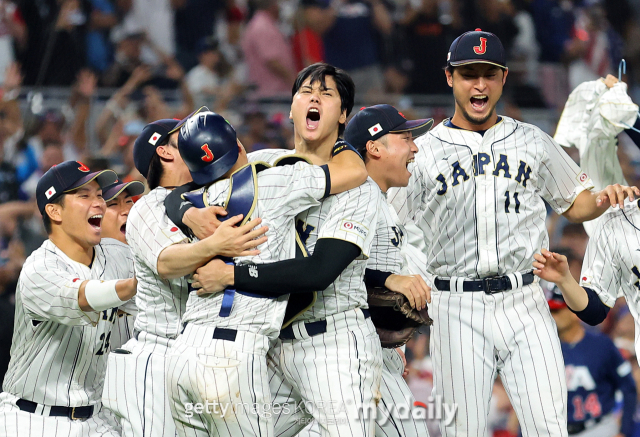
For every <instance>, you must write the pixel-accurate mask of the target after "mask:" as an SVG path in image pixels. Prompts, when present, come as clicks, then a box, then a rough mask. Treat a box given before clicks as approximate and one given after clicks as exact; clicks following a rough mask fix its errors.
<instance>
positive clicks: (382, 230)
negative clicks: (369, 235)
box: [367, 191, 406, 274]
mask: <svg viewBox="0 0 640 437" xmlns="http://www.w3.org/2000/svg"><path fill="white" fill-rule="evenodd" d="M379 193H380V194H379V208H380V209H379V210H378V224H377V226H376V232H375V235H374V237H373V243H372V246H371V254H370V255H369V261H368V262H367V268H368V269H372V270H380V271H382V272H390V273H394V274H400V272H401V271H402V268H403V264H404V261H403V259H402V253H401V249H402V247H403V246H404V236H405V234H406V230H405V229H404V226H402V225H400V224H398V216H397V215H396V212H395V211H394V210H393V208H391V206H389V204H388V203H387V194H386V193H383V192H382V191H379Z"/></svg>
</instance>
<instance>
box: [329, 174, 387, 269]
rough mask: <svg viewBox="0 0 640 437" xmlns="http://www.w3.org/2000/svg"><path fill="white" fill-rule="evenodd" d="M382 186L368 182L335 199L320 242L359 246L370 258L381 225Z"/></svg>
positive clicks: (364, 254) (334, 197)
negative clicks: (347, 243) (379, 217)
mask: <svg viewBox="0 0 640 437" xmlns="http://www.w3.org/2000/svg"><path fill="white" fill-rule="evenodd" d="M377 191H379V188H378V186H377V185H376V184H375V182H373V181H370V180H368V181H367V182H365V183H364V184H362V185H360V186H359V187H357V188H354V189H352V190H349V191H345V192H344V193H340V194H337V195H335V196H333V198H331V200H332V202H331V210H330V211H329V214H328V215H327V217H326V219H325V222H324V223H323V224H322V226H321V228H320V231H319V232H318V239H321V238H335V239H337V240H344V241H348V242H350V243H353V244H355V245H356V246H358V247H359V248H360V250H362V255H363V256H364V257H365V258H367V257H368V256H369V253H370V251H371V245H372V243H373V237H374V235H375V232H376V224H377V221H378V200H377V199H378V196H379V193H378V192H377Z"/></svg>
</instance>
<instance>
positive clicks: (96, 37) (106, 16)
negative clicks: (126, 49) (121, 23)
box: [87, 0, 118, 72]
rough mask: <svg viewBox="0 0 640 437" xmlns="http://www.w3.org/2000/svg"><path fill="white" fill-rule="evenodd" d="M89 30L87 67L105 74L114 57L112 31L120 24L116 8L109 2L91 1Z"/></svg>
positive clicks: (107, 0)
mask: <svg viewBox="0 0 640 437" xmlns="http://www.w3.org/2000/svg"><path fill="white" fill-rule="evenodd" d="M90 2H91V14H90V15H89V30H88V32H87V65H88V66H89V67H91V68H92V69H94V70H96V71H99V72H103V71H105V70H106V69H107V68H108V67H109V65H111V60H112V57H113V46H112V44H111V41H110V40H109V33H110V31H111V29H112V28H113V27H114V26H115V25H117V24H118V16H117V14H116V8H115V6H114V5H113V3H111V2H110V1H109V0H90Z"/></svg>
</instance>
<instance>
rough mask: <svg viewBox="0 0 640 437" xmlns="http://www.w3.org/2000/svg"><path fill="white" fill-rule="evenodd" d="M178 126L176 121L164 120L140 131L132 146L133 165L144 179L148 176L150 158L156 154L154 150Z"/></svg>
mask: <svg viewBox="0 0 640 437" xmlns="http://www.w3.org/2000/svg"><path fill="white" fill-rule="evenodd" d="M177 124H178V120H172V119H170V118H165V119H163V120H156V121H154V122H152V123H149V124H148V125H146V126H145V127H144V129H142V133H141V134H140V135H139V136H138V138H137V139H136V142H135V143H134V145H133V163H134V164H135V166H136V168H137V169H138V171H139V172H140V174H141V175H142V176H144V177H145V178H146V177H147V175H148V174H149V165H150V164H151V158H153V155H154V154H155V153H156V148H157V147H158V146H161V145H163V144H165V143H166V142H167V139H168V138H169V134H171V132H172V131H173V128H175V127H176V125H177Z"/></svg>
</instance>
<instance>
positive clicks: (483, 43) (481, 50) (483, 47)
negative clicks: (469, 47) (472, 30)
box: [473, 38, 487, 55]
mask: <svg viewBox="0 0 640 437" xmlns="http://www.w3.org/2000/svg"><path fill="white" fill-rule="evenodd" d="M473 51H474V52H475V53H476V55H484V54H485V52H486V51H487V38H480V45H479V46H473Z"/></svg>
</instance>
